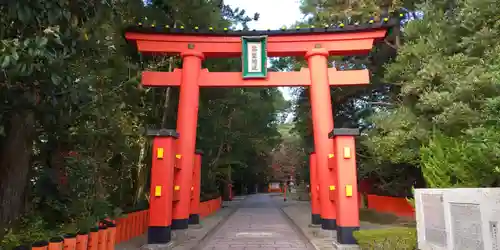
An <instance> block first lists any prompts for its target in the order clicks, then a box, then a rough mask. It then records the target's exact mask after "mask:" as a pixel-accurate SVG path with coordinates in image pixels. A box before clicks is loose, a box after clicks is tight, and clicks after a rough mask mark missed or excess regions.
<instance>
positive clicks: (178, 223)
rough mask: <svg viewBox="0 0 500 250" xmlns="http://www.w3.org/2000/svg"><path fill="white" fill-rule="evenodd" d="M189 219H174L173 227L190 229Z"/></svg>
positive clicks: (174, 228)
mask: <svg viewBox="0 0 500 250" xmlns="http://www.w3.org/2000/svg"><path fill="white" fill-rule="evenodd" d="M188 227H189V219H172V229H173V230H176V229H188Z"/></svg>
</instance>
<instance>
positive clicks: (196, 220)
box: [189, 214, 200, 225]
mask: <svg viewBox="0 0 500 250" xmlns="http://www.w3.org/2000/svg"><path fill="white" fill-rule="evenodd" d="M196 224H200V215H199V214H190V215H189V225H196Z"/></svg>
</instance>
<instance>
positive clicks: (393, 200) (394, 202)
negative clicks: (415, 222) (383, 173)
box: [367, 194, 415, 217]
mask: <svg viewBox="0 0 500 250" xmlns="http://www.w3.org/2000/svg"><path fill="white" fill-rule="evenodd" d="M367 198H368V208H369V209H373V210H375V211H377V212H381V213H391V214H394V215H397V216H403V217H415V209H414V208H413V207H412V206H411V205H410V204H409V203H408V201H407V200H406V199H405V198H399V197H389V196H378V195H372V194H368V195H367Z"/></svg>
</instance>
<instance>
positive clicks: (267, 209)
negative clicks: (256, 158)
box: [197, 194, 314, 250]
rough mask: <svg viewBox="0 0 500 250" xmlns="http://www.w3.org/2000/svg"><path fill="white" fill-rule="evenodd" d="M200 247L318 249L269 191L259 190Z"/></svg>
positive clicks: (204, 249)
mask: <svg viewBox="0 0 500 250" xmlns="http://www.w3.org/2000/svg"><path fill="white" fill-rule="evenodd" d="M197 249H201V250H225V249H231V250H239V249H244V250H252V249H255V250H266V249H269V250H285V249H288V250H308V249H314V248H312V245H310V243H309V242H308V241H307V240H306V239H305V237H304V236H303V235H302V234H301V233H299V232H297V231H295V229H294V226H292V225H291V224H290V221H289V220H288V219H287V218H286V217H285V216H284V215H283V212H281V210H280V209H279V208H278V204H277V203H276V202H274V200H273V198H272V197H271V196H270V195H269V194H256V195H252V196H250V197H248V198H247V199H245V200H244V201H242V203H241V204H240V207H239V208H238V210H237V211H236V212H235V213H234V214H232V215H231V217H230V218H228V220H227V221H226V222H225V223H224V224H223V225H221V226H220V227H219V228H218V229H217V231H215V232H213V234H212V235H210V236H209V237H208V238H207V239H206V240H205V241H203V242H202V243H201V244H200V246H199V247H198V248H197Z"/></svg>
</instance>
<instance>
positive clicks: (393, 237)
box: [354, 227, 417, 250]
mask: <svg viewBox="0 0 500 250" xmlns="http://www.w3.org/2000/svg"><path fill="white" fill-rule="evenodd" d="M354 238H355V239H356V241H357V242H358V245H359V247H360V248H361V249H363V250H386V249H401V250H414V249H416V248H417V231H416V229H415V228H407V227H395V228H387V229H372V230H360V231H357V232H354Z"/></svg>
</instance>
